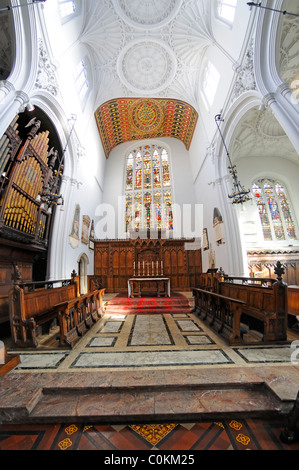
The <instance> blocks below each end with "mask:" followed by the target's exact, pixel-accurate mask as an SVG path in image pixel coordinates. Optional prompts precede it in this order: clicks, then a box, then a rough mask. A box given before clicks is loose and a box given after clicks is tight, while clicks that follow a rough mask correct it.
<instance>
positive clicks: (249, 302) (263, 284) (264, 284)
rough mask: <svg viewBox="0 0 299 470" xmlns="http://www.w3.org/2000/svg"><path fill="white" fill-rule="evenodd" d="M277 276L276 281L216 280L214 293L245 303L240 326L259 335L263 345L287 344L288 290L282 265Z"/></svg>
mask: <svg viewBox="0 0 299 470" xmlns="http://www.w3.org/2000/svg"><path fill="white" fill-rule="evenodd" d="M275 273H276V274H277V276H278V277H277V279H266V278H250V277H234V276H227V275H223V274H222V275H221V276H217V277H215V278H214V287H213V292H214V293H217V294H220V295H223V296H225V297H229V298H233V299H236V300H240V301H242V302H244V304H243V306H242V316H241V322H242V323H245V324H246V323H247V324H248V326H249V328H250V329H255V330H257V331H259V332H260V341H261V342H280V341H286V340H287V318H288V286H287V284H285V283H284V282H283V281H282V274H283V273H284V269H283V267H282V265H281V263H280V262H278V263H277V265H276V268H275ZM252 326H253V328H252Z"/></svg>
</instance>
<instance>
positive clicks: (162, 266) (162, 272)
mask: <svg viewBox="0 0 299 470" xmlns="http://www.w3.org/2000/svg"><path fill="white" fill-rule="evenodd" d="M161 276H163V261H161Z"/></svg>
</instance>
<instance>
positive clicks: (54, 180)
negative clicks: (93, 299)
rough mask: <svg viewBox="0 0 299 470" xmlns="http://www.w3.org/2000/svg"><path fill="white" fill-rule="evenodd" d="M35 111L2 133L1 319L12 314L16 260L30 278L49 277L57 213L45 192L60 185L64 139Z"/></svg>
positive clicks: (0, 165) (23, 272) (0, 224)
mask: <svg viewBox="0 0 299 470" xmlns="http://www.w3.org/2000/svg"><path fill="white" fill-rule="evenodd" d="M38 113H39V114H38ZM33 116H35V117H33V118H32V114H31V115H30V117H28V114H26V113H20V115H17V116H16V117H15V119H14V120H13V122H12V123H11V124H10V126H9V127H8V128H7V129H6V131H5V133H4V134H3V136H2V137H0V325H1V323H4V322H7V321H8V317H9V309H8V292H9V290H10V288H11V285H12V275H13V272H14V265H17V266H18V267H19V270H20V274H21V277H22V280H23V281H24V282H26V281H28V282H29V281H33V280H34V281H39V280H41V281H42V280H44V279H45V278H46V268H47V250H48V238H49V231H50V223H51V217H52V216H51V210H49V209H51V207H49V205H48V204H47V203H46V202H43V201H42V197H40V196H41V195H43V193H44V192H47V191H48V190H49V188H50V189H52V190H54V189H58V188H57V186H58V183H59V171H57V170H58V167H59V165H60V163H59V159H58V158H57V156H58V152H57V151H56V150H54V147H55V146H56V144H58V146H60V144H59V140H58V136H57V134H55V130H54V128H53V126H52V125H51V123H50V122H49V121H47V123H46V122H45V120H46V117H45V118H44V116H43V117H41V118H39V116H41V112H40V111H38V110H37V111H36V112H35V113H34V115H33ZM59 150H60V151H61V148H60V147H59ZM52 192H53V191H52ZM56 192H57V191H56V190H54V193H56Z"/></svg>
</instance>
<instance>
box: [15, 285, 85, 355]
mask: <svg viewBox="0 0 299 470" xmlns="http://www.w3.org/2000/svg"><path fill="white" fill-rule="evenodd" d="M55 286H58V287H55ZM78 296H79V290H78V283H77V281H76V280H75V276H73V277H72V278H71V279H66V280H57V281H51V282H37V283H34V282H28V283H22V282H16V283H15V284H14V287H13V288H12V289H11V290H10V292H9V317H10V327H11V336H12V340H13V343H14V345H15V346H17V347H21V348H26V347H34V348H35V347H36V346H37V343H38V342H37V336H38V327H42V328H43V327H47V326H49V325H50V324H51V322H53V320H54V319H55V318H57V310H56V305H57V304H59V303H61V302H63V301H67V300H71V299H74V298H76V297H78Z"/></svg>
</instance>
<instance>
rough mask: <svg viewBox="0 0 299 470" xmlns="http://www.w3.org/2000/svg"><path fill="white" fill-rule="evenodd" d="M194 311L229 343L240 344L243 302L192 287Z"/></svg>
mask: <svg viewBox="0 0 299 470" xmlns="http://www.w3.org/2000/svg"><path fill="white" fill-rule="evenodd" d="M192 291H193V296H194V310H193V311H194V312H195V313H196V314H197V315H198V316H199V317H200V318H201V319H202V320H204V321H207V322H209V326H210V327H212V328H213V329H214V330H215V331H216V332H217V333H219V334H221V335H222V336H224V337H225V338H226V339H227V341H228V343H229V344H230V345H233V344H241V343H242V341H243V340H242V337H243V331H242V328H241V324H240V322H241V315H242V309H243V308H244V305H245V302H243V301H241V300H237V299H234V298H231V297H227V296H224V295H220V294H217V293H214V292H211V291H208V290H204V289H198V288H193V289H192Z"/></svg>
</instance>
